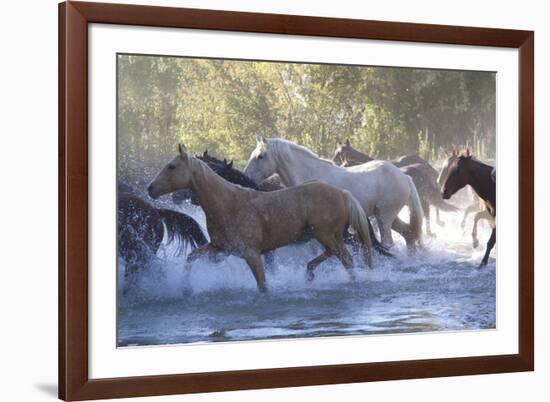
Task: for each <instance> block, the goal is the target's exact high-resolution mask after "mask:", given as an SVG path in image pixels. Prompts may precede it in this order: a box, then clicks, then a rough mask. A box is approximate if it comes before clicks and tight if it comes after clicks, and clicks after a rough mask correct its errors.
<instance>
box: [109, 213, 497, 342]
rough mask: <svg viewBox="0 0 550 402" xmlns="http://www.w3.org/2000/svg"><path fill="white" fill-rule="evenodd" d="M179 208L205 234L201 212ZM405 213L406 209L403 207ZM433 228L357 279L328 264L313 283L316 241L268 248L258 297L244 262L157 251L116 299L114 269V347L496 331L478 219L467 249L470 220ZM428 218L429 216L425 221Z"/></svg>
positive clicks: (491, 271)
mask: <svg viewBox="0 0 550 402" xmlns="http://www.w3.org/2000/svg"><path fill="white" fill-rule="evenodd" d="M182 211H184V212H186V213H188V214H190V215H192V216H194V217H195V218H196V219H197V220H198V221H199V222H200V223H201V224H202V226H203V228H204V216H203V214H202V211H201V210H200V208H196V207H192V206H188V207H185V208H183V209H182ZM405 217H406V211H405ZM442 219H443V221H444V222H445V226H444V227H442V226H438V225H437V224H435V222H432V230H434V232H435V233H436V235H437V237H436V238H428V237H426V238H425V249H424V250H422V251H419V252H417V253H415V254H413V255H409V253H408V252H407V251H406V248H405V246H404V244H403V242H402V241H401V239H400V238H399V236H398V235H397V234H395V235H394V240H395V242H396V245H395V246H394V248H393V250H392V252H393V253H395V255H396V258H394V259H390V258H384V257H379V256H378V257H375V260H374V263H375V268H374V270H373V271H367V270H366V269H365V268H364V266H363V265H362V262H361V259H360V258H358V257H357V256H354V260H355V261H356V269H355V271H356V278H355V280H351V279H350V277H349V275H348V274H347V273H346V271H345V270H344V268H343V266H342V265H340V264H339V262H338V261H336V259H334V258H331V259H330V260H328V261H326V262H325V263H323V264H322V265H321V266H320V267H319V268H318V269H317V271H316V277H315V279H314V280H313V282H308V281H307V279H306V275H305V266H306V263H307V261H308V260H310V259H311V258H313V257H314V256H316V255H318V254H320V253H321V249H320V247H319V245H318V244H316V242H315V241H312V242H310V243H308V244H305V245H300V246H287V247H284V248H282V249H279V250H277V252H276V256H275V265H276V267H275V268H274V269H273V270H272V271H268V272H267V282H268V287H269V292H268V294H266V295H262V294H259V293H258V291H257V290H256V284H255V281H254V279H253V277H252V274H251V273H250V271H249V269H248V267H247V266H246V264H245V262H244V261H242V260H240V259H238V258H235V257H229V258H226V259H225V260H224V261H221V262H217V263H215V262H210V261H208V260H206V259H200V260H198V261H196V262H194V263H193V264H192V265H191V266H188V265H187V264H185V263H184V261H185V257H174V256H173V253H172V251H173V248H172V247H171V246H170V245H167V246H164V247H162V249H161V250H160V251H159V252H158V253H157V258H156V261H155V263H154V264H153V266H152V267H151V269H150V270H149V271H148V272H147V273H144V274H142V275H141V276H140V278H139V283H138V285H137V287H136V288H135V289H133V290H131V291H129V292H127V293H125V294H123V292H122V289H123V287H124V275H123V270H124V262H123V261H122V260H120V261H119V264H118V271H119V272H118V287H119V291H118V296H117V303H118V318H117V327H118V334H117V344H118V346H119V347H125V346H141V345H164V344H180V343H197V342H202V343H205V342H224V341H241V340H261V339H277V338H298V337H299V338H305V337H319V336H323V337H326V336H345V335H368V334H385V333H410V332H434V331H457V330H479V329H489V328H495V327H496V303H495V302H496V264H495V258H494V257H495V256H496V247H495V249H494V250H493V254H492V257H491V258H490V260H489V264H488V266H487V267H486V268H483V269H478V268H477V266H478V264H479V261H481V258H482V256H483V253H484V248H485V242H486V240H487V239H488V237H489V234H490V228H489V225H488V224H487V223H486V222H484V221H481V222H480V225H479V232H478V236H479V239H480V247H478V248H477V249H475V250H473V249H472V242H471V236H470V235H469V233H470V231H471V227H472V217H470V218H469V219H468V221H467V224H466V228H465V229H462V228H461V227H460V221H461V219H462V214H461V213H442ZM432 221H433V220H432Z"/></svg>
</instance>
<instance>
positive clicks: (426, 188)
mask: <svg viewBox="0 0 550 402" xmlns="http://www.w3.org/2000/svg"><path fill="white" fill-rule="evenodd" d="M332 160H333V162H335V163H337V164H338V165H340V166H344V167H345V166H356V165H360V164H362V163H365V162H369V161H372V160H374V159H372V158H371V157H370V156H368V155H367V154H364V153H362V152H360V151H358V150H356V149H355V148H353V147H352V146H351V143H350V141H349V139H348V140H346V142H345V143H344V144H338V147H337V148H336V151H335V153H334V158H333V159H332ZM390 162H391V163H393V164H394V165H395V166H397V167H398V168H400V169H401V171H402V172H403V173H405V174H407V175H409V176H410V177H411V178H412V179H413V182H414V185H415V186H416V189H417V191H418V194H419V195H420V201H421V202H422V209H423V210H424V214H425V215H424V216H425V218H426V233H427V234H428V235H429V236H433V235H434V234H433V233H432V229H431V225H430V215H431V211H430V205H432V206H433V207H434V208H435V214H436V221H437V223H438V224H439V225H441V226H443V225H444V223H443V222H442V221H441V220H440V218H439V210H443V211H450V212H453V211H456V210H457V208H456V207H455V206H453V205H451V204H449V203H446V202H445V201H443V199H442V198H441V194H440V193H439V189H438V187H437V184H436V180H437V170H435V169H434V168H433V167H432V166H431V165H430V164H429V163H428V162H427V161H425V160H424V159H422V158H421V157H420V156H418V155H414V154H413V155H404V156H401V157H399V158H398V159H395V160H393V161H390Z"/></svg>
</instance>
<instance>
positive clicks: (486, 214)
mask: <svg viewBox="0 0 550 402" xmlns="http://www.w3.org/2000/svg"><path fill="white" fill-rule="evenodd" d="M481 219H491V214H489V212H487V210H486V209H484V210H483V211H478V212H477V213H476V214H475V216H474V226H473V228H472V241H473V247H474V248H477V246H479V240H478V238H477V224H478V222H479V221H480V220H481Z"/></svg>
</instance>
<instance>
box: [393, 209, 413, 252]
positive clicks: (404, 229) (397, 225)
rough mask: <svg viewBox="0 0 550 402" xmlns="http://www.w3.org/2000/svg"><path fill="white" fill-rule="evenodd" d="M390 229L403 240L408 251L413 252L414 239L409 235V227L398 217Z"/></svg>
mask: <svg viewBox="0 0 550 402" xmlns="http://www.w3.org/2000/svg"><path fill="white" fill-rule="evenodd" d="M391 227H392V229H393V230H395V231H396V232H397V233H399V234H400V235H401V236H403V238H404V239H405V243H407V247H408V249H409V250H414V248H415V244H414V238H413V236H412V234H411V230H410V227H409V225H408V224H406V223H405V222H403V221H402V220H401V219H400V218H399V217H397V218H395V220H394V221H393V223H392V226H391Z"/></svg>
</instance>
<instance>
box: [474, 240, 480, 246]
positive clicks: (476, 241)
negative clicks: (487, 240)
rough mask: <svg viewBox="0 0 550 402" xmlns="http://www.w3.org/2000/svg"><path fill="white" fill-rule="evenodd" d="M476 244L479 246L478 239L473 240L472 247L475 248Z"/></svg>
mask: <svg viewBox="0 0 550 402" xmlns="http://www.w3.org/2000/svg"><path fill="white" fill-rule="evenodd" d="M477 246H479V241H478V240H474V241H473V247H474V248H477Z"/></svg>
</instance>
